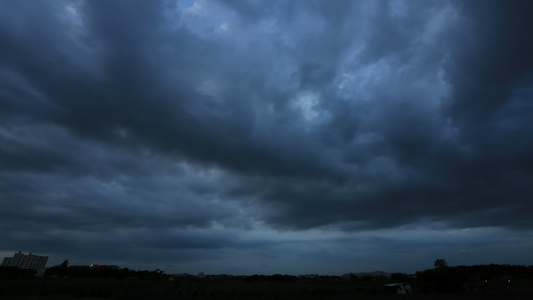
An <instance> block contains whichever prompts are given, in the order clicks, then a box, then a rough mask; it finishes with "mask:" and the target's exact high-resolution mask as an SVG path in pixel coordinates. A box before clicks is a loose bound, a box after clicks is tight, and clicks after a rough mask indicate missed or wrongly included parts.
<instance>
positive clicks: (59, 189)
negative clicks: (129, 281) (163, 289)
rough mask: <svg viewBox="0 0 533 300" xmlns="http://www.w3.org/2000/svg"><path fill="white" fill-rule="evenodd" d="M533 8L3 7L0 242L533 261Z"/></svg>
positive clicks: (328, 264) (238, 263)
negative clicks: (532, 254) (530, 253)
mask: <svg viewBox="0 0 533 300" xmlns="http://www.w3.org/2000/svg"><path fill="white" fill-rule="evenodd" d="M531 8H532V7H531V4H530V3H528V2H527V1H510V2H505V3H503V2H501V1H485V2H483V3H478V2H474V1H467V2H461V1H457V2H456V1H450V2H443V1H405V2H404V1H388V2H387V1H380V2H373V1H359V2H353V1H345V2H344V1H337V2H334V3H331V2H327V1H293V2H286V1H269V2H260V1H241V2H239V1H216V2H215V1H208V0H197V1H133V2H127V3H126V2H122V1H111V2H94V1H52V2H45V1H42V2H34V1H32V2H30V1H3V2H0V166H1V167H0V200H1V201H0V219H1V220H2V221H0V229H1V230H2V232H5V239H4V242H3V249H0V250H2V251H6V253H7V252H9V251H15V250H25V251H33V252H43V253H49V254H50V255H51V256H52V258H53V259H55V260H57V261H61V260H62V259H64V257H68V258H69V259H70V260H72V261H77V262H79V263H85V262H88V260H101V261H106V262H114V263H118V264H122V265H129V266H139V267H141V266H146V267H150V266H157V267H162V268H163V269H165V267H166V268H167V269H169V270H170V271H172V272H174V271H175V272H180V271H189V272H200V271H210V272H228V273H240V272H242V273H263V272H264V273H276V272H287V273H302V272H309V273H316V272H322V273H339V272H350V271H358V270H361V269H365V268H366V269H367V270H369V271H371V270H372V269H375V268H382V269H388V270H390V271H402V270H406V271H414V270H416V269H417V268H424V267H425V266H426V262H421V261H419V259H422V258H425V259H427V261H428V262H429V264H428V266H429V267H430V266H431V262H432V261H433V260H434V258H435V257H436V256H438V257H443V256H446V255H449V257H450V258H451V259H452V261H451V263H453V260H454V259H455V262H456V263H469V260H470V261H471V262H476V263H492V262H494V263H499V262H501V263H520V264H531V263H532V262H531V261H530V260H529V261H528V259H530V258H529V257H528V256H526V255H525V254H524V253H527V250H528V249H529V250H531V249H532V245H531V243H529V242H528V238H530V237H531V229H532V227H533V222H532V221H531V220H532V219H531V214H530V212H531V211H533V204H532V203H533V202H531V201H530V200H531V195H533V188H532V187H533V155H532V153H533V140H532V139H531V138H530V137H531V136H533V127H532V126H531V125H530V122H529V121H530V120H531V117H533V105H532V104H531V99H532V97H533V89H532V84H531V82H532V81H531V80H532V79H533V56H532V55H531V53H533V38H532V37H531V35H530V34H528V33H529V32H531V30H532V29H533V21H532V20H533V18H531V16H530V15H531V13H530V11H532V9H531ZM465 228H467V229H469V230H467V231H464V232H463V231H461V230H462V229H465ZM490 232H492V235H491V233H490ZM474 233H475V234H474ZM457 236H461V238H456V237H457ZM463 236H466V238H464V237H463ZM501 243H504V244H505V245H506V246H501V245H500V246H498V245H499V244H501ZM355 244H357V245H358V246H353V245H355ZM516 249H522V250H516ZM513 251H515V252H513ZM511 252H513V253H514V254H513V255H512V256H511V255H509V256H507V257H502V256H498V255H500V254H494V253H509V254H510V253H511ZM410 253H416V257H415V256H413V257H409V254H410ZM466 254H468V255H466ZM162 257H167V258H168V259H167V260H165V259H162ZM384 257H387V259H385V258H384ZM465 257H467V258H468V259H466V258H465ZM509 257H512V259H511V258H509ZM310 261H311V262H312V263H310ZM345 261H348V263H346V262H345ZM91 262H94V261H91ZM289 262H290V263H289ZM400 262H403V263H400ZM313 268H314V269H313ZM350 268H351V269H350Z"/></svg>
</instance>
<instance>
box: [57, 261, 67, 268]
mask: <svg viewBox="0 0 533 300" xmlns="http://www.w3.org/2000/svg"><path fill="white" fill-rule="evenodd" d="M59 266H60V267H61V268H66V267H68V259H65V261H64V262H63V263H61V265H59Z"/></svg>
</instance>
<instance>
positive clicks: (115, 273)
mask: <svg viewBox="0 0 533 300" xmlns="http://www.w3.org/2000/svg"><path fill="white" fill-rule="evenodd" d="M44 276H45V277H71V278H117V279H124V278H135V279H165V278H167V275H166V274H164V272H163V271H161V270H159V269H157V270H154V271H148V270H144V271H135V270H130V269H128V268H123V269H120V268H117V267H112V266H99V267H89V266H70V267H67V266H65V265H59V266H54V267H50V268H48V269H47V270H46V272H45V273H44Z"/></svg>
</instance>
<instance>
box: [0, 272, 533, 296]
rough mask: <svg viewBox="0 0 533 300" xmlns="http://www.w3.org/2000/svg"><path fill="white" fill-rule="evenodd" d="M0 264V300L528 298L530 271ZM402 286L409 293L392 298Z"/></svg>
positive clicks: (532, 280)
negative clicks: (234, 272) (299, 271)
mask: <svg viewBox="0 0 533 300" xmlns="http://www.w3.org/2000/svg"><path fill="white" fill-rule="evenodd" d="M36 273H37V272H36V271H32V270H22V269H17V268H8V267H0V299H3V300H4V299H5V300H9V299H16V300H29V299H35V300H44V299H60V300H61V299H65V300H67V299H85V300H91V299H100V300H101V299H156V300H157V299H161V300H163V299H165V300H166V299H236V300H237V299H288V300H289V299H290V300H292V299H399V298H402V299H405V298H409V299H533V266H529V267H525V266H512V265H480V266H457V267H448V266H439V267H437V266H436V268H435V269H429V270H425V271H420V272H417V273H416V274H415V275H407V274H401V273H394V274H390V275H387V276H372V275H370V274H366V275H361V274H359V275H355V274H345V275H343V276H318V275H308V276H290V275H280V274H276V275H253V276H231V275H203V274H201V275H199V276H193V275H188V274H181V275H167V274H164V272H162V271H160V270H155V271H134V270H129V269H127V268H123V269H121V268H118V267H112V266H102V267H96V268H95V267H93V268H91V267H80V266H70V267H67V266H56V267H51V268H48V269H47V271H46V272H45V273H44V274H42V276H36ZM390 283H403V286H404V287H407V286H409V287H411V289H410V292H411V293H410V294H409V295H396V292H397V288H396V287H387V286H385V284H390Z"/></svg>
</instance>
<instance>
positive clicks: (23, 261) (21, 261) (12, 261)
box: [2, 251, 48, 270]
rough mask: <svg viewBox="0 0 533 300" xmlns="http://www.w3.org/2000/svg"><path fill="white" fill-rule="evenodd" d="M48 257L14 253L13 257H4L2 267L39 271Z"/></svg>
mask: <svg viewBox="0 0 533 300" xmlns="http://www.w3.org/2000/svg"><path fill="white" fill-rule="evenodd" d="M47 261H48V256H39V255H35V254H31V252H30V254H28V255H26V254H24V253H22V252H20V251H19V252H18V253H15V255H13V257H4V260H3V261H2V267H17V268H20V269H32V270H40V269H44V266H45V265H46V262H47Z"/></svg>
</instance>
